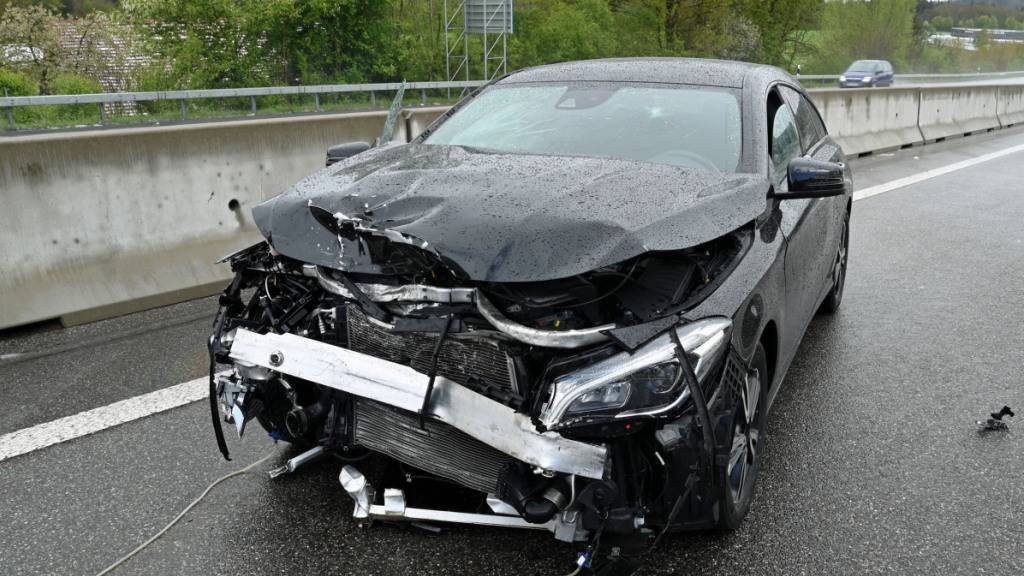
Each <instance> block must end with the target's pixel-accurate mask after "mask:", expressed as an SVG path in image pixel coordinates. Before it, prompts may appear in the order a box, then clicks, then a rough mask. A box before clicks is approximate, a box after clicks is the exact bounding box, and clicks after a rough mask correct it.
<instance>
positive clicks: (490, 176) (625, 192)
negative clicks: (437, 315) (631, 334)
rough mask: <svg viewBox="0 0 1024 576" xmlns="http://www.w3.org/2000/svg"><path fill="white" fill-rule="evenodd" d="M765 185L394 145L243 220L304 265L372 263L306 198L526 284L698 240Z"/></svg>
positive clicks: (751, 179)
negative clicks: (351, 250)
mask: <svg viewBox="0 0 1024 576" xmlns="http://www.w3.org/2000/svg"><path fill="white" fill-rule="evenodd" d="M767 192H768V183H767V181H766V180H764V179H763V178H759V177H757V176H755V175H751V174H720V173H717V172H714V171H708V170H700V169H692V168H681V167H674V166H666V165H660V164H649V163H644V162H634V161H622V160H610V159H600V158H582V157H562V156H559V157H552V156H536V155H520V154H496V153H488V152H479V151H473V150H471V149H467V148H464V147H457V146H440V145H428V144H406V145H401V146H392V147H386V148H381V149H377V150H371V151H369V152H365V153H363V154H361V155H359V156H356V157H354V158H351V159H350V160H348V161H346V162H343V163H340V164H336V165H334V166H332V167H330V168H327V169H324V170H321V171H319V172H317V173H316V174H313V175H312V176H309V177H307V178H305V179H304V180H302V181H300V182H299V183H298V184H296V185H295V186H294V187H293V188H292V189H290V190H289V191H287V192H285V193H284V194H281V195H280V196H277V197H276V198H273V199H271V200H268V201H267V202H264V203H263V204H260V205H259V206H256V207H255V208H254V209H253V218H254V220H255V222H256V225H257V226H258V227H259V229H260V231H261V232H262V233H263V235H264V236H265V237H266V238H267V239H268V240H269V241H270V243H271V245H272V246H273V247H274V249H275V250H277V251H278V252H280V253H282V254H284V255H285V256H288V257H291V258H294V259H296V260H301V261H303V262H307V263H311V264H317V265H320V266H325V267H329V268H337V269H343V270H348V271H351V272H373V269H372V267H369V268H368V267H365V263H364V261H363V260H360V259H357V258H351V257H346V255H345V254H344V252H345V251H344V250H343V249H342V248H341V244H340V243H339V240H338V237H337V236H335V234H334V233H332V232H331V231H329V230H328V229H327V228H325V227H324V226H323V225H322V224H321V223H319V222H317V220H316V219H314V217H313V215H312V213H311V211H310V206H311V205H312V206H317V207H319V208H322V209H325V210H327V211H329V212H330V213H332V214H337V213H341V214H343V215H345V216H347V217H349V218H359V219H361V220H362V224H364V225H366V226H368V227H370V228H374V229H379V230H385V229H387V230H391V231H397V232H400V233H401V234H402V235H405V236H406V237H412V238H413V239H417V240H420V241H422V243H419V242H418V243H417V244H418V245H423V243H425V246H426V247H427V249H429V250H432V251H434V252H436V253H437V254H438V255H440V256H441V257H442V258H444V259H446V260H447V261H449V262H451V263H453V264H455V265H456V266H458V267H459V268H460V269H461V273H462V274H464V275H465V276H467V277H468V279H471V280H480V281H491V282H533V281H542V280H552V279H556V278H565V277H568V276H573V275H576V274H581V273H584V272H588V271H591V270H594V269H596V268H600V267H602V266H607V265H611V264H615V263H618V262H622V261H624V260H627V259H629V258H631V257H633V256H637V255H639V254H642V253H644V252H649V251H652V250H678V249H683V248H688V247H691V246H694V245H696V244H700V243H703V242H707V241H709V240H712V239H714V238H717V237H719V236H722V235H723V234H726V233H728V232H731V231H732V230H735V229H736V228H739V227H740V226H742V225H744V224H746V223H748V222H750V221H751V220H753V219H754V218H755V217H757V215H759V214H761V213H762V212H763V211H764V210H765V207H766V202H767V200H766V197H767Z"/></svg>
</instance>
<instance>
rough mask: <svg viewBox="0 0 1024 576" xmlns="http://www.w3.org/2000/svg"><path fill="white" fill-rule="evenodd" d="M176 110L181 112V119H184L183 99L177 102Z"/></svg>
mask: <svg viewBox="0 0 1024 576" xmlns="http://www.w3.org/2000/svg"><path fill="white" fill-rule="evenodd" d="M178 109H179V110H181V119H182V120H184V119H185V99H184V98H182V99H181V100H178Z"/></svg>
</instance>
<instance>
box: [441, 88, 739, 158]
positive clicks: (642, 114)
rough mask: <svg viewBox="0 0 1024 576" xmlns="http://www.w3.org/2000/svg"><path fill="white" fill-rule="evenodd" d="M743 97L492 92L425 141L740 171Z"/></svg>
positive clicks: (682, 92) (704, 92)
mask: <svg viewBox="0 0 1024 576" xmlns="http://www.w3.org/2000/svg"><path fill="white" fill-rule="evenodd" d="M740 127H741V121H740V104H739V94H738V91H736V90H732V89H726V88H709V87H697V86H680V85H652V84H641V85H633V84H620V83H609V82H597V83H566V84H556V83H539V84H513V85H506V86H502V85H497V86H492V87H490V88H488V89H487V90H485V91H484V92H483V93H481V94H479V95H478V96H476V97H475V98H473V99H472V100H470V101H469V102H468V103H466V105H465V106H463V107H462V108H461V109H460V110H458V112H456V113H455V114H454V115H453V116H452V117H451V118H449V119H447V120H446V121H444V123H442V124H441V125H440V126H438V127H437V128H436V130H435V131H434V132H433V133H431V134H430V135H428V136H427V138H426V139H425V140H424V142H425V143H426V144H447V145H454V146H466V147H470V148H474V149H481V150H485V151H493V152H504V153H519V154H550V155H563V156H594V157H603V158H618V159H624V160H639V161H644V162H653V163H657V164H668V165H673V166H689V167H699V168H708V169H717V170H719V171H722V172H735V171H736V169H737V166H738V165H739V161H740V154H741V152H742V140H743V139H742V132H741V129H740Z"/></svg>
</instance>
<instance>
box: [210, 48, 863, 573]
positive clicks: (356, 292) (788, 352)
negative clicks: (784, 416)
mask: <svg viewBox="0 0 1024 576" xmlns="http://www.w3.org/2000/svg"><path fill="white" fill-rule="evenodd" d="M365 148H366V146H359V145H351V146H342V147H335V148H334V149H332V150H333V152H334V156H333V157H332V159H333V160H338V157H339V156H345V155H346V154H347V153H349V152H350V153H352V154H353V155H352V156H351V157H348V158H343V159H341V160H340V161H338V162H337V163H336V164H334V165H332V166H331V167H329V168H327V169H325V170H322V171H320V172H318V173H317V174H315V175H313V176H310V177H309V178H307V179H305V180H303V181H302V182H300V183H298V184H297V185H296V186H295V187H294V188H293V189H291V190H289V191H288V192H286V193H284V194H282V195H281V196H278V197H276V198H274V199H272V200H270V201H268V202H265V203H264V204H261V205H260V206H257V207H256V208H255V209H254V210H253V217H254V220H255V222H256V223H257V225H258V226H259V228H260V231H261V232H262V233H263V235H264V237H265V238H266V241H265V242H263V243H261V244H258V245H256V246H253V247H251V248H249V249H246V250H243V251H241V252H239V253H237V254H234V255H233V256H231V257H230V258H229V260H230V263H231V266H232V268H233V270H234V271H235V273H236V277H235V279H234V281H233V282H232V284H231V285H230V286H229V287H228V289H227V290H226V291H225V293H224V295H223V296H222V297H221V309H220V313H219V314H218V316H217V320H216V322H215V327H214V333H213V335H212V337H211V340H210V347H211V356H212V359H213V360H215V361H216V362H218V363H222V364H230V365H232V370H231V371H230V372H229V373H227V375H223V376H221V377H219V378H217V380H216V382H215V390H214V391H213V395H212V396H211V403H212V404H211V405H212V406H213V407H214V410H215V411H216V410H217V406H218V405H219V408H220V411H221V415H222V416H223V417H224V418H225V419H226V420H227V421H228V422H233V423H234V425H235V427H236V430H237V432H238V433H239V434H241V433H242V431H243V430H244V429H245V428H246V426H247V425H248V424H249V423H250V422H251V421H253V420H256V421H258V422H259V424H260V425H262V426H263V427H264V428H265V429H266V430H267V431H268V432H269V433H270V435H271V436H272V437H273V438H274V439H279V440H286V441H289V442H294V443H296V444H299V445H302V446H305V447H307V448H310V449H311V452H309V453H307V454H308V455H307V456H305V457H312V456H314V455H318V454H320V453H323V452H335V453H337V454H339V455H340V457H342V458H343V459H345V460H353V459H355V458H356V457H357V456H358V455H360V454H362V453H364V452H363V451H371V452H375V453H379V454H382V455H384V456H386V457H387V458H389V459H391V460H392V461H394V462H395V463H396V465H400V466H401V467H402V468H403V472H404V474H403V478H404V479H405V482H403V483H402V484H401V485H399V486H385V487H383V488H385V489H384V490H378V489H375V488H376V487H373V486H371V484H370V482H369V481H368V480H367V477H365V476H364V475H363V474H362V473H361V472H360V471H359V470H358V469H357V467H356V466H355V465H353V464H350V465H347V466H345V467H344V468H343V470H342V472H341V481H342V484H343V485H344V487H345V489H346V490H347V491H348V492H349V494H350V495H351V496H352V498H353V499H354V501H355V514H356V516H357V517H360V518H363V519H366V520H370V519H372V518H375V517H381V518H387V519H407V520H427V521H441V522H443V521H453V522H469V523H476V524H489V525H497V526H514V527H533V528H544V529H548V530H551V531H552V532H554V535H555V537H556V538H559V539H561V540H565V541H580V542H589V548H588V549H587V552H585V553H584V555H583V557H582V559H581V562H582V563H583V564H584V565H589V563H590V562H591V561H595V562H596V561H598V560H601V559H602V558H603V554H604V552H601V551H607V550H611V549H612V544H614V546H615V549H617V550H619V551H620V552H621V553H626V552H628V551H638V550H642V549H643V548H645V547H646V546H648V545H650V543H651V542H652V541H655V539H656V538H657V537H658V536H660V535H661V534H664V533H665V532H666V531H669V530H678V529H706V528H715V527H718V528H725V529H732V528H735V527H736V526H738V525H739V523H740V522H741V521H742V519H743V517H744V516H745V515H746V513H747V511H748V509H749V508H750V505H751V499H752V496H753V487H754V481H755V479H756V477H757V472H758V468H759V466H760V459H761V454H762V451H763V444H764V439H765V423H766V416H767V410H768V407H769V406H770V404H771V400H772V398H774V396H775V394H776V393H777V392H778V388H779V383H780V382H781V381H782V379H783V375H784V374H785V372H786V368H787V367H788V366H789V364H790V361H791V360H792V358H793V354H794V352H795V350H796V349H797V345H798V344H799V342H800V339H801V338H802V336H803V334H804V331H805V329H806V327H807V324H808V322H809V321H810V320H811V318H812V317H813V315H814V314H815V312H816V311H819V310H823V311H826V312H831V311H834V310H835V309H836V308H837V307H838V306H839V303H840V301H841V298H842V291H843V281H844V278H845V270H846V258H847V244H848V231H847V227H848V222H849V216H850V207H851V188H852V185H851V180H850V175H849V171H848V169H847V168H846V166H845V165H844V164H843V160H844V158H843V154H842V151H841V150H840V148H839V147H838V146H837V145H836V144H835V142H833V141H832V139H830V138H829V136H828V134H827V132H826V130H825V127H824V125H823V124H822V121H821V118H820V116H819V115H818V113H817V111H816V110H815V108H814V106H813V104H811V102H810V100H809V99H808V98H807V96H806V94H805V93H804V92H803V90H802V89H801V88H800V86H799V84H798V83H797V82H796V81H795V80H794V79H793V78H792V77H790V76H789V75H787V74H786V73H784V72H782V71H781V70H778V69H776V68H772V67H766V66H756V65H749V64H740V63H732V62H718V61H703V60H686V59H639V60H600V61H589V62H578V63H569V64H559V65H552V66H544V67H539V68H533V69H528V70H524V71H520V72H516V73H513V74H510V75H508V76H505V77H504V78H501V79H499V80H497V81H494V82H492V83H490V84H488V85H487V86H485V87H483V88H481V89H480V90H479V91H477V92H476V93H474V94H473V95H471V96H470V97H468V98H466V99H465V100H463V101H462V102H460V103H459V104H458V105H456V106H455V107H453V108H452V110H450V111H449V112H448V113H447V114H445V115H444V116H443V117H442V118H440V119H439V120H438V121H437V122H435V123H434V124H433V125H432V126H430V128H428V129H427V130H426V132H424V133H423V134H422V135H420V136H419V137H418V138H417V139H416V140H415V141H413V142H411V143H409V144H404V145H384V146H380V147H377V148H374V149H370V150H366V151H363V150H365ZM339 151H340V152H339ZM346 151H349V152H346ZM211 364H212V362H211ZM212 374H213V366H211V381H212V380H213V377H212ZM214 402H216V403H214ZM214 417H215V418H218V415H217V413H216V412H215V414H214ZM219 430H220V428H219V424H218V431H219ZM221 446H222V449H224V450H225V455H226V448H225V447H224V444H223V439H222V438H221ZM293 465H297V463H293ZM292 467H294V466H292ZM290 468H291V467H290ZM290 468H289V469H290ZM411 480H414V481H412V482H411V483H410V482H409V481H411ZM435 480H437V481H444V482H448V483H454V484H456V485H458V486H459V487H461V488H462V489H464V490H465V491H466V494H467V495H468V496H467V497H466V498H464V499H463V500H464V501H465V502H466V503H467V506H466V508H465V509H436V508H429V507H413V506H411V505H409V503H410V502H412V501H413V500H415V499H416V496H417V495H416V494H415V492H416V490H420V491H421V492H422V491H427V492H429V491H430V490H431V489H432V488H433V487H435V486H436V483H433V484H432V483H431V481H435ZM422 486H426V490H424V488H422ZM595 554H601V555H602V558H595V557H593V555H595Z"/></svg>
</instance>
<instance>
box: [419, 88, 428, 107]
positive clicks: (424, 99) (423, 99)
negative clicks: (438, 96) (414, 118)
mask: <svg viewBox="0 0 1024 576" xmlns="http://www.w3.org/2000/svg"><path fill="white" fill-rule="evenodd" d="M426 105H427V89H426V88H424V89H423V90H420V106H426Z"/></svg>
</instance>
